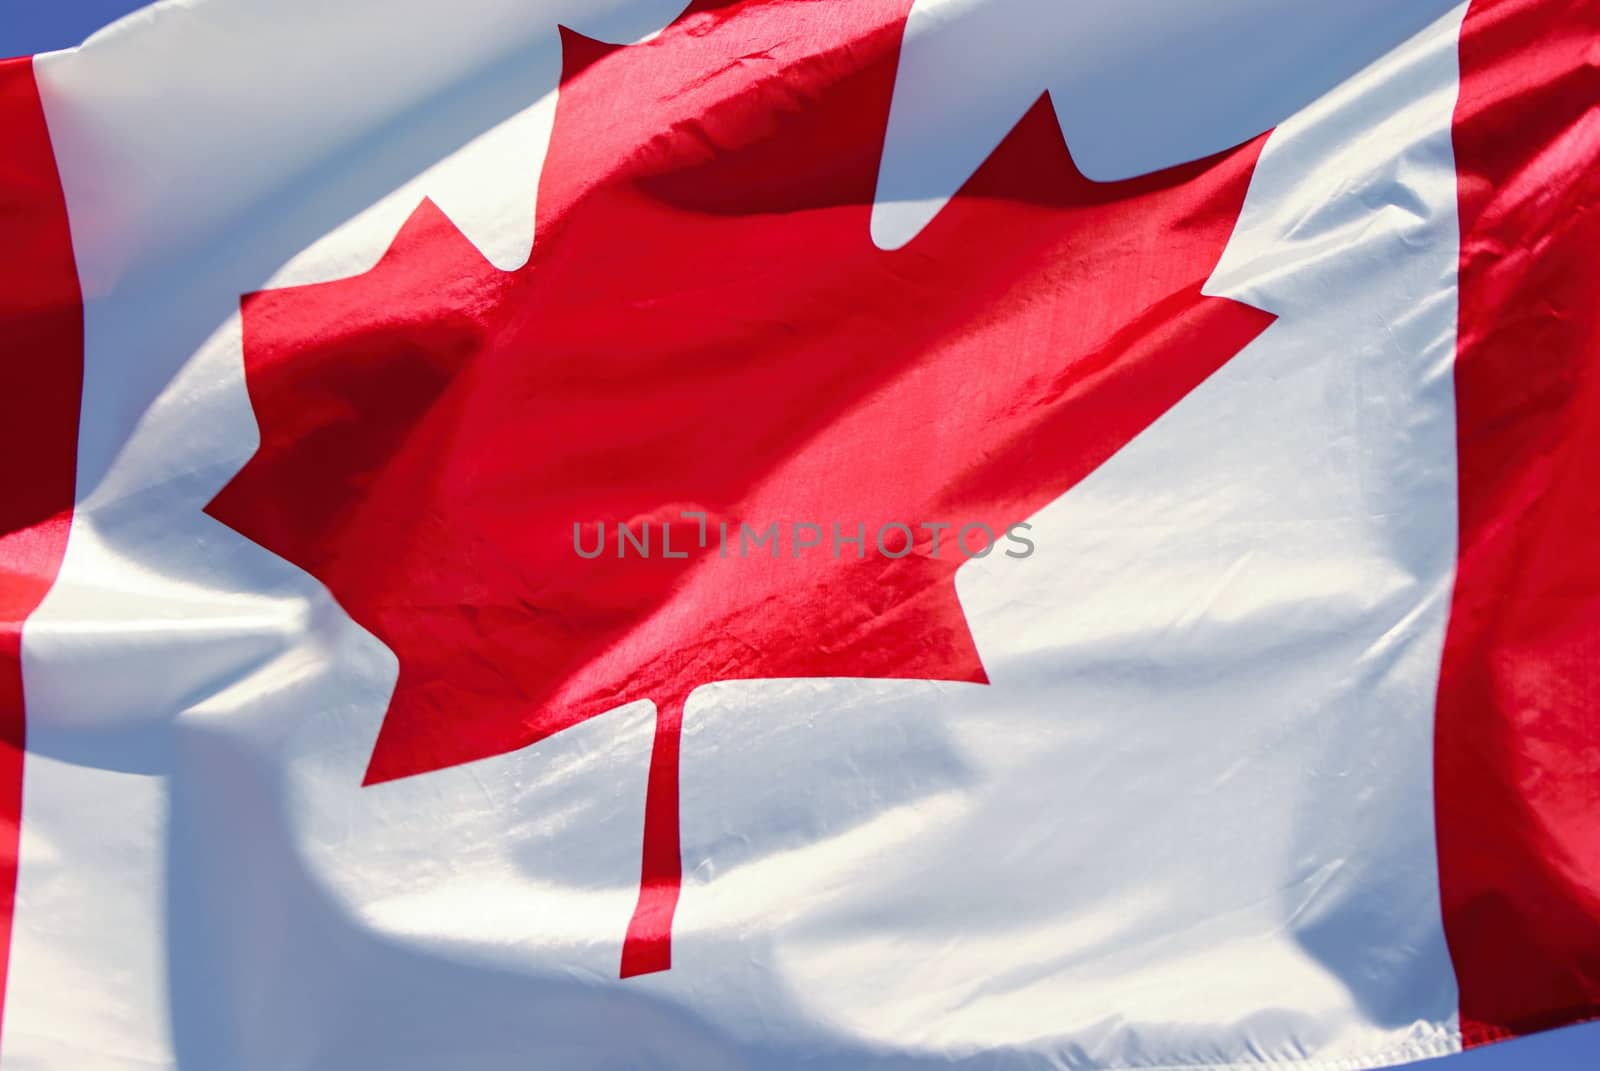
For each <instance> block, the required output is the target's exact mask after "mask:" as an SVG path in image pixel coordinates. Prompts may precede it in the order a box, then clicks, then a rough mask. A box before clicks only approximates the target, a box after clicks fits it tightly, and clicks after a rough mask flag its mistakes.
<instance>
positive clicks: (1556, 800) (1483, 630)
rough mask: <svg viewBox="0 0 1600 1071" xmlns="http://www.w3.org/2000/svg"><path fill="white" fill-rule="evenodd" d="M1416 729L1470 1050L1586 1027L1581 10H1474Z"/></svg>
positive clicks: (1591, 865)
mask: <svg viewBox="0 0 1600 1071" xmlns="http://www.w3.org/2000/svg"><path fill="white" fill-rule="evenodd" d="M1455 149H1456V164H1457V168H1458V171H1459V174H1460V212H1461V276H1460V285H1461V319H1460V341H1459V351H1458V356H1457V362H1456V406H1457V419H1458V422H1459V429H1458V436H1459V442H1458V449H1459V459H1460V480H1461V486H1460V508H1461V515H1460V517H1461V519H1460V523H1461V559H1460V565H1459V573H1458V576H1457V581H1456V591H1455V602H1454V606H1453V609H1452V614H1451V620H1450V629H1449V634H1448V638H1447V640H1446V643H1445V651H1444V664H1443V667H1442V674H1441V679H1440V685H1439V708H1438V723H1437V741H1436V755H1437V759H1436V761H1437V770H1436V775H1437V777H1436V790H1437V797H1438V798H1437V813H1438V823H1439V827H1438V835H1439V853H1440V887H1441V895H1442V899H1443V910H1444V923H1445V930H1446V934H1447V936H1448V938H1449V942H1450V950H1451V955H1452V957H1453V959H1454V961H1455V968H1456V974H1457V977H1458V978H1459V980H1460V986H1461V1026H1462V1033H1463V1036H1464V1040H1465V1042H1466V1043H1467V1044H1468V1045H1477V1044H1483V1043H1484V1042H1488V1041H1494V1040H1497V1039H1499V1038H1504V1037H1509V1036H1514V1035H1518V1034H1525V1033H1530V1032H1533V1031H1536V1030H1541V1029H1546V1028H1550V1027H1554V1026H1560V1025H1564V1024H1567V1023H1571V1022H1576V1021H1578V1020H1581V1019H1586V1018H1592V1017H1594V1016H1595V1015H1597V1014H1600V2H1596V0H1474V2H1473V4H1472V6H1471V8H1470V10H1469V11H1468V13H1467V18H1466V24H1465V26H1464V28H1463V31H1462V39H1461V95H1460V100H1459V103H1458V104H1457V108H1456V116H1455Z"/></svg>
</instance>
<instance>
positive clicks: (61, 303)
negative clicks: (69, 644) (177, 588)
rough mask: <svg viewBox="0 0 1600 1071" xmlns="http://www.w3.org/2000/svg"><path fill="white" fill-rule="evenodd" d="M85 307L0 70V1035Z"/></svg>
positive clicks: (63, 219) (13, 74) (36, 131)
mask: <svg viewBox="0 0 1600 1071" xmlns="http://www.w3.org/2000/svg"><path fill="white" fill-rule="evenodd" d="M82 393H83V298H82V293H81V291H80V289H79V285H78V271H77V265H76V263H75V261H74V258H73V254H72V233H71V229H70V227H69V226H68V223H67V204H66V197H65V195H64V194H63V192H62V189H61V180H60V176H59V174H58V172H57V170H56V160H55V153H54V151H53V150H52V148H51V145H50V133H49V130H48V129H47V127H46V125H45V116H44V107H43V104H42V102H41V101H40V98H39V88H38V84H37V82H36V81H35V80H34V71H33V61H32V60H31V59H19V60H3V61H0V1031H3V1030H4V1027H5V995H6V990H7V985H8V981H9V974H10V971H9V966H10V960H11V930H12V919H13V915H14V909H15V906H16V891H17V858H18V849H19V842H20V839H21V830H22V768H23V759H22V756H23V747H24V744H25V742H26V737H27V723H26V713H25V706H24V699H23V685H22V629H23V625H24V624H25V623H26V622H27V620H28V617H29V616H30V615H31V614H32V613H33V612H34V610H36V609H37V608H38V606H39V604H40V602H42V601H43V600H44V597H45V594H46V593H47V592H48V591H49V590H50V587H51V585H52V584H54V583H55V579H56V574H57V572H58V571H59V570H60V568H61V560H62V557H63V555H64V554H65V553H66V549H67V530H68V528H69V527H70V526H71V523H72V504H73V495H74V487H75V484H76V478H77V453H78V412H79V404H80V401H81V397H82Z"/></svg>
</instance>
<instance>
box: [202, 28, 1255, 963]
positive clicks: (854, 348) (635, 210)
mask: <svg viewBox="0 0 1600 1071" xmlns="http://www.w3.org/2000/svg"><path fill="white" fill-rule="evenodd" d="M907 6H908V5H907V3H906V2H905V0H863V2H861V3H852V4H844V5H831V6H830V7H829V8H828V10H827V14H826V16H825V17H823V16H820V15H819V14H818V13H817V11H816V9H815V7H813V6H811V5H792V4H763V3H758V2H748V3H734V4H715V5H713V4H709V3H708V4H696V5H694V6H692V7H691V8H690V10H689V11H688V12H687V13H685V15H684V16H683V17H681V18H680V19H679V20H678V21H677V22H676V23H674V24H673V25H672V26H670V27H668V29H667V30H665V31H664V32H663V33H662V34H661V35H659V36H658V37H656V38H654V39H653V40H650V41H648V42H644V43H640V44H636V45H630V46H624V47H617V46H610V45H603V44H600V43H598V42H594V41H591V40H589V39H587V38H583V37H581V36H579V35H576V34H573V33H571V32H570V31H569V32H567V33H565V34H564V38H563V41H564V50H565V51H564V54H565V73H564V77H563V84H562V90H561V95H560V98H559V102H558V104H557V112H556V119H555V129H554V133H553V135H552V139H551V145H550V150H549V154H548V157H547V159H546V164H545V168H544V171H543V174H542V177H541V180H540V182H541V184H540V189H539V198H538V204H539V218H538V221H537V226H536V233H537V235H538V238H537V241H536V244H535V248H534V252H533V256H532V259H531V260H530V261H529V263H528V264H527V266H526V267H524V268H521V269H519V270H517V271H513V272H501V271H499V270H497V269H495V268H494V267H493V266H492V265H490V264H488V263H487V262H486V261H485V260H484V258H483V257H482V256H481V255H480V254H479V253H478V252H477V250H476V249H475V248H474V247H473V246H472V245H471V244H470V243H469V242H467V241H466V240H465V239H464V238H463V237H462V236H461V235H460V234H459V232H457V231H456V229H455V228H454V227H453V226H452V225H451V223H450V222H449V220H448V219H447V218H446V217H445V216H444V215H443V213H441V212H440V211H439V210H438V209H437V208H435V207H434V206H433V205H432V204H431V203H430V202H424V203H423V204H422V205H421V206H420V207H419V208H418V209H417V211H416V213H415V214H414V215H413V216H412V218H411V219H410V221H409V222H408V223H407V224H406V226H405V227H404V228H403V229H402V231H401V233H400V234H399V236H398V237H397V238H396V240H395V242H394V244H393V246H392V247H391V248H390V249H389V251H388V253H387V254H386V255H385V256H384V258H383V259H382V261H381V262H380V263H379V264H378V265H377V266H376V267H374V268H373V269H372V270H371V271H370V272H368V273H366V274H364V275H361V276H358V277H355V278H351V279H345V280H341V281H338V282H332V283H324V284H318V285H314V286H305V287H296V288H290V289H284V290H275V291H265V292H262V293H257V294H252V295H249V296H247V297H246V298H245V299H244V302H243V314H244V345H245V369H246V378H247V381H248V386H249V391H250V397H251V401H252V404H253V406H254V410H255V413H256V417H257V420H258V421H259V423H260V428H261V445H260V448H259V449H258V451H257V452H256V454H255V455H254V457H252V459H251V460H250V462H249V463H248V464H247V465H246V466H245V467H244V468H243V469H242V470H241V471H240V472H239V474H238V475H237V476H236V477H235V478H234V479H233V481H232V482H230V483H229V484H228V486H227V487H225V488H224V489H223V490H222V492H221V493H220V494H218V496H217V497H216V499H215V500H214V501H213V502H212V503H211V504H210V506H209V507H208V508H207V512H209V513H210V514H211V515H212V516H213V517H215V518H217V519H218V520H219V521H221V522H222V523H224V524H226V525H228V526H229V527H231V528H233V529H235V530H236V531H238V532H239V533H241V534H242V535H244V536H246V537H247V538H249V539H251V540H253V541H255V542H257V543H259V544H260V545H261V546H263V547H265V548H267V549H268V550H270V551H272V552H274V553H276V554H279V555H281V556H282V557H284V558H286V559H287V560H289V561H291V562H293V563H295V564H296V565H298V566H299V567H300V568H302V569H305V570H306V571H307V572H308V573H310V574H312V575H313V576H315V577H317V578H318V579H319V580H320V581H321V582H322V583H323V584H325V585H326V586H327V588H328V589H329V591H330V592H332V594H333V595H334V597H335V598H336V599H337V600H338V601H339V603H340V605H341V606H342V607H343V608H344V609H345V611H346V612H348V613H349V614H350V616H351V617H352V618H353V619H354V620H355V621H357V622H358V623H360V624H361V625H362V626H363V627H365V628H366V629H368V630H369V631H371V632H372V633H373V634H374V635H375V636H377V637H378V639H380V640H381V641H382V642H383V643H385V644H386V645H387V646H388V647H389V648H390V649H391V650H392V651H393V652H394V653H395V655H396V657H397V659H398V662H399V677H398V680H397V682H396V684H395V689H394V694H393V696H392V697H391V699H390V702H389V706H388V711H387V714H386V716H385V719H384V723H383V726H382V729H381V730H380V732H379V735H378V739H377V742H376V745H375V747H374V750H373V755H372V758H371V762H370V764H369V766H368V770H367V778H366V780H367V783H368V784H372V783H377V782H381V781H386V780H390V779H394V778H399V777H407V776H412V775H417V774H422V773H426V772H428V771H431V770H437V769H441V768H444V767H448V766H453V765H457V764H461V763H466V762H471V761H474V760H478V759H482V758H486V757H489V756H493V755H497V754H502V753H505V752H509V751H513V750H516V749H519V748H523V747H526V746H528V745H529V744H531V743H533V742H535V741H538V740H540V739H543V738H545V737H548V736H549V735H551V734H552V733H556V732H560V731H561V730H563V729H565V728H568V727H570V726H572V725H575V724H577V723H579V722H581V721H584V720H585V719H588V718H592V717H595V716H597V715H599V714H602V713H605V712H606V711H609V710H613V709H615V708H617V707H619V706H621V705H623V704H626V703H629V702H633V701H637V700H640V699H651V700H653V701H654V702H655V705H656V717H657V731H656V740H655V748H654V752H653V755H652V761H651V769H650V783H649V790H648V794H647V803H646V814H645V830H644V847H643V859H642V868H641V882H640V899H639V904H638V908H637V909H636V912H635V916H634V919H633V922H632V924H631V925H630V927H629V931H628V934H627V937H626V940H625V942H624V948H623V960H622V966H621V973H622V974H623V975H624V976H626V975H630V974H639V973H645V972H648V971H654V970H663V969H666V968H667V967H668V966H669V965H670V962H671V945H670V940H671V921H672V916H673V912H674V909H675V906H676V903H677V899H678V895H679V885H680V881H681V872H682V871H681V859H680V850H679V840H678V815H677V806H678V783H677V777H678V747H679V735H680V733H679V730H680V728H681V725H682V717H683V704H684V701H685V699H686V698H687V697H688V695H689V694H690V692H691V691H693V689H695V688H696V687H699V686H700V685H703V684H709V683H713V682H716V681H726V680H743V679H771V678H794V677H866V678H905V679H926V680H949V681H966V682H974V683H983V682H985V681H986V677H985V674H984V670H983V665H982V662H981V660H980V659H979V656H978V652H977V648H976V646H975V644H974V641H973V638H972V635H971V633H970V631H969V629H968V627H967V624H966V620H965V617H964V616H963V614H962V611H961V607H960V604H959V602H958V601H957V599H956V595H955V584H954V576H955V571H956V569H957V568H958V567H959V565H960V564H961V563H962V561H963V558H962V557H961V556H960V555H954V554H951V553H950V552H949V549H948V546H947V547H946V548H945V552H944V553H943V554H935V553H934V552H933V548H932V536H931V533H929V532H928V531H925V530H919V531H918V533H917V539H916V542H915V546H914V550H913V553H911V554H909V555H907V556H905V557H902V558H898V559H890V558H885V557H883V556H881V555H878V554H875V553H866V554H864V555H863V556H860V557H858V556H857V555H856V553H855V551H854V548H853V547H852V548H850V549H848V550H847V551H846V552H845V553H844V554H842V555H840V556H838V557H835V556H834V555H833V554H832V553H826V552H818V553H811V554H805V555H801V556H798V557H796V556H793V555H792V554H790V553H787V552H786V553H784V554H781V555H780V556H779V557H777V558H773V557H769V556H766V555H765V554H762V555H753V556H747V557H741V556H739V555H730V556H728V557H722V556H720V555H719V554H718V553H717V547H716V543H715V542H712V543H711V544H710V545H709V546H708V547H705V548H701V547H700V546H699V545H698V542H699V541H698V534H699V533H698V528H699V525H698V522H696V521H690V520H683V519H681V516H680V515H681V513H682V512H683V511H685V510H693V511H700V512H704V513H705V514H707V523H708V525H709V526H710V527H711V528H712V529H713V530H715V529H716V527H717V526H718V525H719V524H721V523H723V522H727V523H730V524H732V525H734V526H737V525H739V524H740V523H744V522H749V523H751V524H752V526H753V527H755V528H757V529H761V528H764V527H765V526H766V525H767V524H768V523H769V522H783V523H788V522H790V521H812V522H817V523H820V524H823V525H828V524H831V523H833V522H839V523H841V524H842V526H843V527H844V528H845V529H846V530H847V531H853V530H854V528H855V526H856V525H857V524H858V523H859V524H862V525H864V526H865V530H866V532H868V533H873V532H876V531H877V530H878V529H879V528H880V526H882V525H884V524H887V523H891V522H902V523H909V524H912V525H916V524H918V523H919V522H923V521H930V522H946V521H948V522H951V523H954V524H956V525H962V524H966V523H970V522H980V523H984V524H987V525H988V526H990V528H991V529H993V530H996V531H1001V530H1004V529H1005V527H1006V526H1007V525H1009V524H1011V523H1014V522H1016V521H1020V520H1023V519H1025V518H1026V517H1028V516H1030V515H1031V514H1033V513H1035V512H1037V511H1038V510H1039V509H1041V508H1042V507H1043V506H1045V505H1046V504H1048V503H1049V502H1050V501H1052V500H1053V499H1055V498H1057V497H1059V496H1060V495H1061V494H1062V493H1064V492H1065V491H1066V490H1067V489H1068V488H1070V487H1071V486H1072V485H1073V484H1074V483H1076V482H1077V481H1078V480H1080V479H1082V478H1083V477H1084V476H1085V475H1087V474H1088V473H1089V472H1090V471H1092V470H1093V469H1094V468H1096V467H1097V466H1099V465H1100V464H1101V463H1103V462H1104V461H1105V460H1106V459H1107V458H1108V457H1110V456H1111V455H1112V454H1113V453H1114V452H1115V451H1116V450H1118V449H1119V448H1120V447H1121V446H1122V445H1123V444H1125V443H1126V442H1127V441H1128V440H1129V439H1131V438H1132V437H1133V436H1135V435H1137V434H1138V433H1139V432H1140V431H1141V430H1142V429H1144V428H1145V427H1146V426H1148V425H1149V424H1150V423H1151V422H1152V421H1153V420H1155V419H1156V418H1157V417H1159V416H1160V415H1161V414H1162V413H1164V412H1165V411H1166V410H1167V409H1168V408H1170V407H1171V406H1172V405H1173V404H1174V403H1176V402H1177V401H1178V400H1179V399H1181V398H1182V397H1183V396H1184V395H1185V394H1187V393H1188V392H1189V391H1190V390H1191V389H1193V388H1194V387H1195V386H1196V385H1197V384H1199V383H1200V382H1201V381H1202V380H1203V379H1204V378H1205V377H1206V376H1208V375H1209V374H1210V373H1211V372H1213V371H1215V370H1216V369H1217V368H1219V367H1220V366H1221V365H1222V364H1223V363H1225V362H1226V361H1227V360H1228V359H1229V358H1230V357H1231V356H1232V355H1233V354H1235V353H1236V352H1238V350H1239V349H1240V348H1242V347H1243V346H1244V345H1245V344H1246V343H1248V342H1249V341H1250V340H1251V339H1253V338H1254V337H1255V336H1256V335H1257V334H1259V333H1260V332H1261V331H1262V330H1263V329H1265V327H1266V326H1267V324H1268V323H1269V322H1270V321H1271V317H1270V316H1269V315H1268V314H1266V313H1264V312H1260V311H1258V310H1255V309H1251V308H1249V307H1247V306H1244V305H1240V304H1238V303H1236V302H1233V301H1230V300H1227V299H1222V298H1210V297H1205V296H1203V295H1202V294H1201V287H1202V285H1203V284H1204V282H1205V281H1206V279H1207V277H1208V276H1209V275H1210V272H1211V270H1212V268H1213V267H1214V266H1215V265H1216V263H1217V261H1218V259H1219V257H1220V255H1221V252H1222V249H1223V247H1224V245H1225V244H1226V242H1227V239H1228V237H1229V235H1230V233H1231V232H1232V229H1233V226H1234V223H1235V220H1236V219H1237V216H1238V213H1239V209H1240V206H1241V204H1242V202H1243V198H1244V193H1245V188H1246V185H1247V183H1248V179H1249V175H1250V172H1251V170H1252V168H1253V166H1254V162H1255V157H1256V153H1257V151H1258V148H1259V143H1252V144H1251V145H1249V146H1245V147H1243V148H1241V149H1238V150H1234V151H1231V152H1229V153H1226V154H1223V155H1221V156H1218V157H1214V158H1211V159H1208V160H1204V161H1200V162H1198V163H1195V164H1191V165H1186V166H1184V167H1180V168H1174V169H1171V170H1168V171H1164V172H1161V173H1159V174H1156V175H1151V176H1146V177H1143V178H1139V179H1134V180H1130V181H1127V182H1121V183H1115V184H1097V183H1093V182H1090V181H1089V180H1087V179H1085V178H1084V177H1083V176H1082V175H1081V174H1080V173H1079V172H1078V169H1077V168H1076V167H1075V166H1074V165H1073V162H1072V158H1071V156H1070V154H1069V153H1068V151H1067V149H1066V146H1065V144H1064V142H1063V141H1062V138H1061V135H1060V131H1059V128H1058V124H1057V123H1056V121H1055V119H1054V116H1053V114H1052V109H1051V105H1050V101H1049V99H1048V97H1044V98H1041V99H1040V100H1039V101H1038V102H1037V103H1036V104H1035V105H1034V106H1033V108H1032V109H1031V110H1029V111H1028V113H1027V115H1026V116H1025V117H1024V118H1023V119H1022V120H1021V121H1020V122H1019V123H1018V124H1017V125H1016V127H1015V129H1013V130H1012V132H1011V134H1010V135H1009V136H1008V137H1007V138H1006V139H1005V141H1004V142H1003V143H1002V144H1001V145H1000V146H999V147H998V148H997V149H996V150H995V152H994V153H993V154H992V155H991V156H990V157H989V159H988V160H987V161H986V162H985V163H984V164H983V165H982V166H981V167H980V168H979V169H978V171H977V172H976V173H975V174H974V175H973V177H972V178H971V179H970V180H969V181H968V182H967V183H966V185H965V186H964V187H963V188H962V190H961V192H960V194H959V195H958V196H957V197H955V198H954V199H953V200H952V202H951V204H950V205H949V206H948V207H947V208H946V209H945V210H944V211H943V212H942V213H941V214H940V215H939V216H938V217H937V218H936V219H934V221H933V222H932V223H931V224H930V225H929V226H927V227H926V228H925V229H924V230H923V231H922V232H921V233H920V234H918V236H917V237H916V238H915V239H914V240H912V241H911V242H909V243H908V244H906V245H905V246H904V247H903V248H902V249H899V250H896V251H892V252H891V251H884V250H881V249H879V248H877V247H876V246H875V245H874V243H873V241H872V237H871V232H870V219H871V213H872V206H873V188H874V184H875V180H876V173H877V167H878V161H879V156H880V153H881V148H882V145H883V137H884V130H885V126H886V123H887V119H888V111H889V101H890V96H891V93H892V90H893V84H894V76H895V62H896V56H897V49H898V44H899V40H900V33H901V27H902V26H903V23H904V20H905V16H906V9H907ZM750 57H759V58H758V59H751V58H750ZM641 520H649V521H651V522H652V527H653V528H655V529H656V531H657V532H658V533H659V532H660V531H661V527H660V526H662V525H666V526H670V528H671V530H672V538H673V542H674V545H675V547H681V548H685V549H687V550H688V551H689V553H688V554H687V556H686V557H684V558H681V559H679V558H672V559H668V558H665V557H662V556H661V555H659V554H656V555H652V556H651V557H649V558H645V557H642V556H638V555H628V556H622V557H619V556H616V555H615V553H607V554H603V555H601V556H600V557H597V558H594V559H592V560H586V559H584V558H581V557H579V556H578V555H577V554H575V553H574V546H573V525H574V523H581V524H585V525H594V524H599V523H605V524H607V525H610V526H614V525H615V523H617V522H628V521H632V522H635V524H636V525H637V523H638V522H639V521H641ZM735 530H737V527H735ZM946 538H947V539H948V536H947V537H946ZM868 540H869V549H870V540H871V535H870V534H869V536H868Z"/></svg>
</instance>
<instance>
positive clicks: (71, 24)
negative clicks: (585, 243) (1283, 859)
mask: <svg viewBox="0 0 1600 1071" xmlns="http://www.w3.org/2000/svg"><path fill="white" fill-rule="evenodd" d="M441 2H443V0H441ZM142 6H144V5H143V4H142V3H139V2H133V0H0V56H20V55H27V54H29V53H34V52H46V51H50V50H52V49H57V48H67V47H70V46H72V45H75V44H77V43H78V42H79V41H81V40H83V38H84V37H86V36H88V35H89V34H90V33H92V32H94V31H95V30H96V29H98V28H99V27H101V26H103V25H105V24H106V23H107V22H110V21H112V20H113V19H115V18H117V17H118V16H120V15H122V14H125V13H126V12H129V11H132V10H134V9H136V8H139V7H142ZM1415 1066H1419V1067H1426V1068H1427V1069H1428V1071H1594V1068H1595V1067H1596V1066H1600V1023H1595V1024H1591V1025H1589V1026H1583V1027H1575V1028H1573V1029H1570V1030H1561V1031H1556V1032H1554V1033H1550V1034H1544V1035H1541V1036H1539V1037H1534V1038H1527V1039H1524V1040H1521V1041H1516V1042H1511V1043H1509V1044H1505V1045H1496V1046H1493V1047H1491V1048H1488V1049H1479V1050H1476V1051H1474V1052H1470V1053H1467V1054H1465V1055H1462V1056H1452V1057H1449V1058H1448V1059H1444V1060H1435V1061H1429V1062H1428V1063H1427V1064H1421V1065H1415Z"/></svg>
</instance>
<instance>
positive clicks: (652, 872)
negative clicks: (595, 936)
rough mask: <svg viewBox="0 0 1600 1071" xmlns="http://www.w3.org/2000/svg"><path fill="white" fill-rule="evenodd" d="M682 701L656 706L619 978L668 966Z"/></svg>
mask: <svg viewBox="0 0 1600 1071" xmlns="http://www.w3.org/2000/svg"><path fill="white" fill-rule="evenodd" d="M685 698H686V697H683V698H675V699H672V700H671V701H668V702H658V703H657V704H656V737H655V744H654V746H653V747H652V749H651V752H650V779H649V785H648V787H647V789H646V791H645V802H644V851H643V860H642V863H641V866H640V873H639V903H638V905H637V906H636V907H635V908H634V909H633V919H632V921H630V922H629V923H628V934H627V936H626V937H625V938H624V939H623V942H622V972H621V973H622V977H624V978H632V977H634V976H635V975H640V974H653V973H655V972H656V971H664V970H668V969H670V968H671V966H672V916H673V913H674V912H675V911H676V910H677V908H678V892H679V890H680V889H681V888H682V886H683V857H682V852H681V848H680V845H679V837H678V828H679V824H678V752H679V741H680V739H681V737H682V735H683V705H684V701H685Z"/></svg>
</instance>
